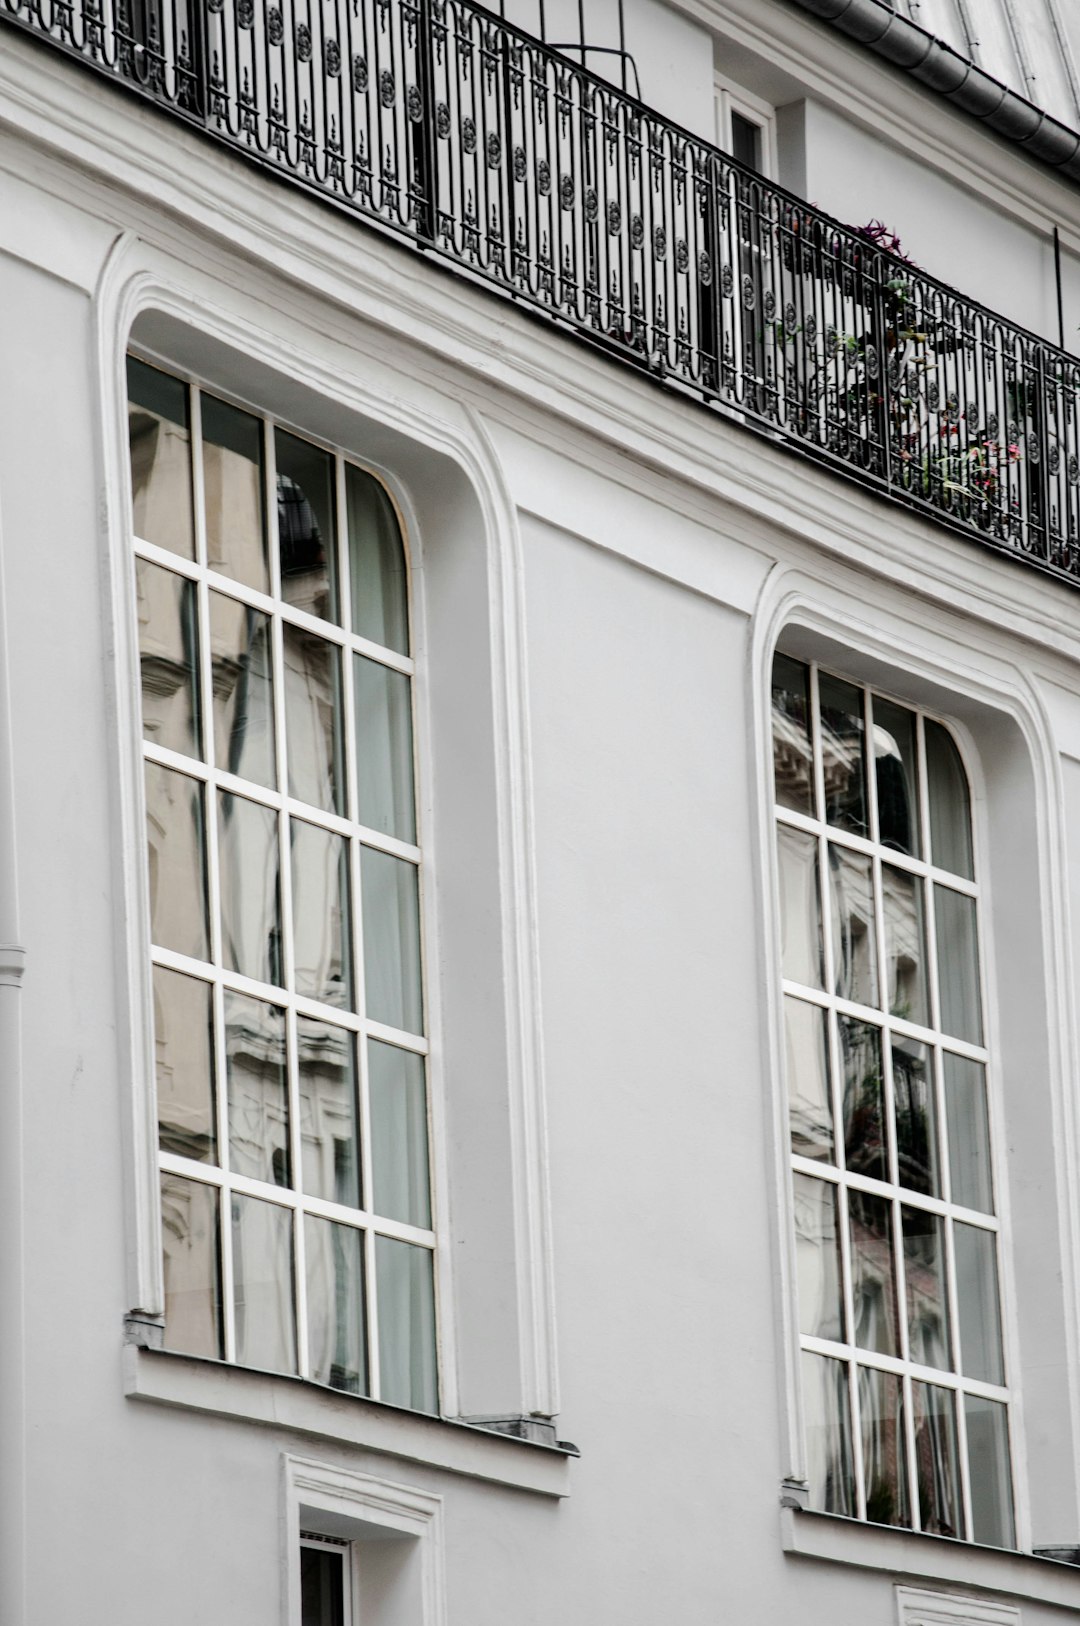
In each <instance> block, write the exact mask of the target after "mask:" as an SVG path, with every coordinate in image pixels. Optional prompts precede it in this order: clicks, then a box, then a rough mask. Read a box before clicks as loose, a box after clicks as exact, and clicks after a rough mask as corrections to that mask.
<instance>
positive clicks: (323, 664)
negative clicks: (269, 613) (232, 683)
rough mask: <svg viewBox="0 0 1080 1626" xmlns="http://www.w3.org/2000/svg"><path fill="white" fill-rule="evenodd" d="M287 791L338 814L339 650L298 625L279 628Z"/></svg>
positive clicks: (341, 795) (341, 802) (341, 806)
mask: <svg viewBox="0 0 1080 1626" xmlns="http://www.w3.org/2000/svg"><path fill="white" fill-rule="evenodd" d="M282 638H283V647H284V652H285V728H286V743H287V744H288V748H289V795H290V796H295V797H296V799H297V801H300V802H309V803H310V804H311V806H312V807H321V808H322V809H323V810H324V811H325V812H327V813H344V811H345V780H344V774H343V771H342V749H341V745H342V733H341V651H340V650H339V649H338V648H337V646H336V645H335V644H329V643H327V641H326V639H325V638H316V637H313V636H312V634H311V633H310V632H305V631H304V630H303V628H301V627H292V626H289V625H288V624H287V623H286V625H285V626H283V628H282Z"/></svg>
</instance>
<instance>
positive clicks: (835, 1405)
mask: <svg viewBox="0 0 1080 1626" xmlns="http://www.w3.org/2000/svg"><path fill="white" fill-rule="evenodd" d="M847 1374H848V1368H847V1365H846V1364H845V1363H844V1362H843V1361H830V1360H828V1359H827V1358H826V1357H825V1356H824V1355H811V1354H809V1353H804V1354H803V1357H802V1393H803V1421H804V1424H805V1428H806V1472H807V1479H808V1480H809V1484H810V1506H811V1507H812V1508H813V1509H814V1510H815V1511H816V1512H818V1513H844V1514H846V1515H847V1516H848V1518H852V1517H853V1516H854V1513H855V1475H854V1472H853V1471H852V1466H851V1409H850V1405H849V1402H848V1377H847Z"/></svg>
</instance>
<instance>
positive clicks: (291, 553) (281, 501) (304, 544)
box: [274, 429, 340, 621]
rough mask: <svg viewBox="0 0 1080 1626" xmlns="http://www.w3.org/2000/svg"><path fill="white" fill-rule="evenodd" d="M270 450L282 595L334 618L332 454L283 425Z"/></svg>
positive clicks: (302, 607) (288, 601)
mask: <svg viewBox="0 0 1080 1626" xmlns="http://www.w3.org/2000/svg"><path fill="white" fill-rule="evenodd" d="M274 450H275V455H276V457H277V509H278V539H279V543H280V550H281V596H282V598H283V599H284V600H285V602H286V604H295V605H296V607H297V609H299V610H306V611H307V613H308V614H309V615H317V616H318V617H319V618H320V619H321V620H323V621H337V620H339V619H340V616H339V613H338V593H337V546H336V542H335V525H334V459H333V458H332V457H331V455H330V453H329V452H324V451H323V450H322V448H321V447H319V446H312V445H311V443H310V441H306V440H298V439H297V437H296V436H295V435H287V434H286V433H285V432H284V430H282V429H278V430H277V431H276V432H275V434H274Z"/></svg>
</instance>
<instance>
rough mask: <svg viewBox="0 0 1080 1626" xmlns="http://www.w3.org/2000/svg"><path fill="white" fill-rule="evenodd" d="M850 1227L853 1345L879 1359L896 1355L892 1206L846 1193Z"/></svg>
mask: <svg viewBox="0 0 1080 1626" xmlns="http://www.w3.org/2000/svg"><path fill="white" fill-rule="evenodd" d="M848 1214H849V1215H850V1223H851V1302H852V1308H853V1311H854V1315H855V1333H854V1340H853V1341H854V1342H855V1343H856V1344H857V1345H858V1346H859V1348H860V1349H873V1350H876V1351H877V1352H878V1354H880V1355H899V1353H900V1338H899V1333H898V1329H897V1315H896V1269H895V1264H894V1260H893V1238H892V1203H891V1202H889V1200H888V1199H887V1198H886V1197H872V1196H870V1194H869V1193H868V1192H865V1191H850V1190H849V1192H848Z"/></svg>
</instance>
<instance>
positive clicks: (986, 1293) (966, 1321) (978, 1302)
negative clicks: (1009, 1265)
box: [953, 1221, 1005, 1384]
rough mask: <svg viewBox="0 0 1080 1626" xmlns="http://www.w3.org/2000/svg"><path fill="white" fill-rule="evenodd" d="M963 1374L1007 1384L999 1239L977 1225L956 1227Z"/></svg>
mask: <svg viewBox="0 0 1080 1626" xmlns="http://www.w3.org/2000/svg"><path fill="white" fill-rule="evenodd" d="M953 1246H954V1247H955V1249H956V1310H957V1316H958V1317H959V1321H960V1370H961V1371H962V1372H963V1374H964V1376H965V1377H968V1378H979V1379H981V1380H982V1382H983V1383H1001V1384H1003V1383H1004V1382H1005V1364H1004V1361H1003V1360H1002V1355H1001V1306H1000V1303H999V1301H998V1275H997V1237H996V1236H995V1235H994V1233H993V1231H983V1230H980V1228H979V1227H978V1226H977V1225H961V1224H960V1223H959V1221H957V1222H956V1223H955V1224H954V1225H953Z"/></svg>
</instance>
